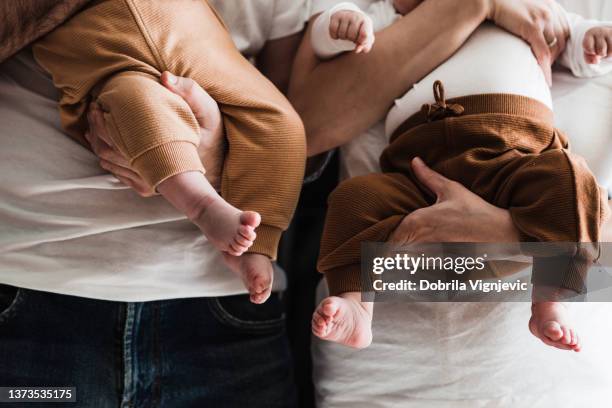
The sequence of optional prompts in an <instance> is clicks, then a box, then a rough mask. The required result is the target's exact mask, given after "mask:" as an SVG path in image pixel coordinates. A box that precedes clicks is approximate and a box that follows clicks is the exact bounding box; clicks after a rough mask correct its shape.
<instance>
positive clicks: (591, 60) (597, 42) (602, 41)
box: [582, 27, 612, 64]
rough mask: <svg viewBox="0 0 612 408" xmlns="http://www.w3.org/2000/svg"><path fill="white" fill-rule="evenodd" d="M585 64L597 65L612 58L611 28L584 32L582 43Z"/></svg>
mask: <svg viewBox="0 0 612 408" xmlns="http://www.w3.org/2000/svg"><path fill="white" fill-rule="evenodd" d="M582 47H583V49H584V60H585V61H586V62H587V64H599V63H600V62H601V60H602V59H606V58H609V57H611V56H612V27H593V28H591V29H590V30H589V31H587V32H586V34H585V36H584V41H583V42H582Z"/></svg>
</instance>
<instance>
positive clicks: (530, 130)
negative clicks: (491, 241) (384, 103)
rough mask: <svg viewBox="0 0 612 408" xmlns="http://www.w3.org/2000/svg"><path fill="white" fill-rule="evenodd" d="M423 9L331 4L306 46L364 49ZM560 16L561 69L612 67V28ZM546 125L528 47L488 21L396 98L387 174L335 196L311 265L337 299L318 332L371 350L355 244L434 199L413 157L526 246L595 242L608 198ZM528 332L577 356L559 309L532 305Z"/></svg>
mask: <svg viewBox="0 0 612 408" xmlns="http://www.w3.org/2000/svg"><path fill="white" fill-rule="evenodd" d="M420 3H421V1H415V0H406V1H405V0H395V1H390V0H387V1H376V2H373V3H372V4H371V6H370V7H369V8H368V10H367V11H366V12H363V11H361V10H360V9H359V8H357V7H356V6H355V5H354V4H352V3H341V4H338V5H337V6H335V7H333V8H332V9H330V10H327V11H326V12H324V13H322V14H321V15H320V16H319V17H318V18H317V19H316V20H315V22H314V23H313V28H312V37H311V41H312V46H313V50H314V52H315V53H316V54H317V56H318V57H319V58H332V57H333V56H335V55H337V54H339V53H341V52H346V51H354V52H356V53H367V52H369V51H370V50H371V49H372V47H373V45H374V39H375V37H374V32H376V31H377V30H380V29H382V28H384V27H386V26H388V25H389V24H391V23H392V22H393V21H395V20H396V19H398V18H401V16H402V15H405V14H407V13H409V12H411V11H412V10H413V9H415V8H416V7H418V5H419V4H420ZM565 15H566V17H567V22H568V25H569V29H570V33H569V38H568V42H567V46H566V49H565V50H561V51H562V52H561V54H560V55H559V57H558V59H557V62H559V63H560V64H562V65H564V66H566V67H567V68H569V69H570V70H571V71H572V72H573V73H574V74H575V75H576V76H581V77H592V76H596V75H602V74H605V73H607V72H610V71H612V61H610V60H609V57H610V55H612V47H610V45H612V24H610V23H602V22H598V21H589V20H585V19H583V18H582V17H580V16H577V15H575V14H571V13H565ZM556 42H557V41H556V40H555V41H551V44H550V47H551V48H552V47H554V46H555V45H556ZM437 79H443V81H444V85H443V84H442V82H441V81H438V80H437ZM432 87H433V89H434V99H435V100H432V92H431V89H432ZM552 119H553V115H552V98H551V95H550V89H549V87H548V84H547V82H546V79H545V77H544V74H543V72H542V70H541V68H540V67H539V65H538V63H537V61H536V59H535V57H534V56H533V54H532V52H531V49H530V48H529V46H528V44H526V43H525V42H524V41H522V40H521V39H519V38H518V37H515V36H514V35H512V34H510V33H508V32H506V31H504V30H502V29H500V28H498V27H496V26H494V25H493V24H489V23H487V24H483V25H482V26H481V27H479V28H478V29H477V30H476V31H475V32H474V34H473V35H472V36H471V37H470V38H469V39H468V40H467V41H466V43H465V44H464V45H463V47H462V48H461V49H460V50H458V51H457V52H456V53H455V55H453V56H452V57H451V58H450V59H449V60H447V61H446V62H445V63H443V64H442V65H440V66H439V67H438V68H436V69H435V70H434V71H433V72H432V73H430V74H429V75H428V76H426V77H425V78H424V79H423V80H421V81H420V82H419V83H418V84H415V85H414V87H413V88H412V89H411V90H410V91H408V92H407V93H406V94H405V95H404V96H403V97H402V98H400V99H398V100H397V101H396V102H395V104H394V106H393V107H392V109H391V111H390V112H389V114H388V116H387V119H386V124H385V127H386V134H387V135H388V136H389V137H390V144H389V146H388V147H387V149H385V151H384V152H383V154H382V156H381V159H380V164H381V169H382V171H383V173H381V174H371V175H367V176H362V177H355V178H353V179H350V180H347V181H345V182H344V183H341V184H340V186H338V188H337V189H336V190H335V191H334V192H333V193H332V195H331V196H330V200H329V210H328V216H327V220H326V225H325V230H324V234H323V239H322V242H321V254H320V257H319V263H318V268H319V270H320V271H321V272H323V273H325V275H326V279H327V282H328V286H329V288H330V294H331V295H332V296H330V297H328V298H326V299H324V300H323V301H322V302H321V304H320V305H319V306H318V308H317V310H316V311H315V313H314V315H313V320H312V329H313V333H314V334H315V335H316V336H318V337H320V338H322V339H326V340H330V341H335V342H339V343H341V344H345V345H348V346H352V347H358V348H359V347H366V346H368V345H369V344H370V342H371V338H372V332H371V321H372V312H373V306H372V304H371V303H369V302H362V301H361V294H360V292H359V291H360V290H361V289H362V288H361V277H360V273H361V272H360V243H361V242H365V241H373V242H376V241H379V242H382V241H386V240H387V239H388V238H389V235H390V234H391V233H392V232H393V231H394V229H395V228H396V227H397V226H398V225H399V223H400V222H401V220H402V219H403V217H404V216H406V215H407V214H409V213H410V212H412V211H415V210H417V209H418V208H421V207H425V206H429V205H431V204H433V203H434V202H435V197H431V194H430V193H428V192H427V191H425V190H424V189H423V188H421V187H420V185H419V183H418V182H417V181H416V180H415V179H414V176H413V174H412V171H411V168H410V167H411V165H410V163H411V162H412V159H413V158H414V157H416V156H419V157H422V158H423V159H424V160H425V162H427V163H428V164H429V165H430V166H431V167H432V168H433V169H434V170H437V171H438V172H440V173H442V174H444V175H445V176H447V177H449V178H451V179H454V180H456V181H458V182H460V183H462V184H463V185H464V186H466V187H468V188H470V189H471V190H472V191H474V192H475V193H477V194H478V195H479V196H481V197H483V198H484V199H486V200H487V201H489V202H491V203H492V204H495V205H497V206H499V207H502V208H507V209H508V210H509V212H510V214H511V216H512V219H513V222H514V224H515V226H516V228H517V229H518V230H519V232H520V235H521V241H523V242H531V241H554V242H574V243H576V242H593V243H596V242H598V240H599V228H600V226H601V224H602V221H603V219H604V218H605V217H606V209H607V202H606V195H605V194H603V193H602V192H601V189H600V187H599V186H598V185H597V182H596V180H595V178H594V177H593V175H592V174H591V172H590V171H589V169H588V168H587V167H586V165H585V164H584V162H583V161H582V160H581V159H580V158H578V157H576V156H574V155H572V154H571V152H569V150H568V142H567V138H566V137H565V136H564V135H563V134H561V132H559V131H558V130H556V129H555V128H554V126H553V121H552ZM587 252H588V251H587ZM592 255H593V254H592V253H590V252H588V253H587V254H586V255H585V254H581V256H580V257H577V258H574V259H572V260H571V261H570V262H566V264H565V265H564V266H566V268H565V269H567V270H564V271H560V274H562V276H561V279H560V283H561V288H562V290H563V291H568V292H569V293H575V292H581V291H582V290H583V288H584V273H585V272H586V270H587V269H588V265H589V262H592V260H593V259H592V258H593V257H592ZM542 262H546V261H542V260H541V259H538V258H534V278H533V279H534V293H537V292H538V291H539V290H544V288H545V286H546V282H543V281H540V280H539V278H538V275H537V271H538V270H539V269H541V267H542V265H543V264H542ZM529 328H530V330H531V332H532V333H533V335H535V336H536V337H537V338H539V339H540V340H542V341H543V342H544V343H546V344H548V345H550V346H554V347H558V348H562V349H566V350H574V351H579V350H580V347H581V345H580V341H579V338H578V335H577V332H576V330H575V329H574V327H573V325H572V323H571V322H570V320H569V317H568V315H567V311H566V309H565V306H564V305H563V304H562V303H561V302H556V301H552V302H551V301H545V302H544V301H534V302H533V305H532V316H531V319H530V322H529Z"/></svg>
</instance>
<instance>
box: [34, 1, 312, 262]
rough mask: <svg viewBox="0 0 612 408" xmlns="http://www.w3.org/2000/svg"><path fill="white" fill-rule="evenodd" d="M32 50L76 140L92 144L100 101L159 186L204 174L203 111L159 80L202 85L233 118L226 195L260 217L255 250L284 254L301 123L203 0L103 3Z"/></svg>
mask: <svg viewBox="0 0 612 408" xmlns="http://www.w3.org/2000/svg"><path fill="white" fill-rule="evenodd" d="M34 53H35V57H36V59H37V60H38V62H39V63H40V64H41V65H42V66H43V67H44V68H45V69H47V70H48V71H49V72H50V73H51V74H52V76H53V80H54V83H55V85H56V87H58V88H59V89H60V90H61V92H62V96H61V100H60V111H61V112H60V113H61V119H62V125H63V126H64V128H65V129H66V131H67V132H68V134H69V135H71V136H72V137H74V138H75V139H77V140H79V141H80V142H82V143H83V144H86V142H85V140H84V137H83V135H84V132H85V130H86V129H87V121H86V110H87V106H88V103H89V102H90V101H92V100H94V99H95V100H97V101H98V102H99V103H100V104H101V105H102V108H103V110H105V111H106V112H107V113H106V119H107V123H109V125H110V128H111V137H112V139H113V142H115V143H116V145H117V146H118V148H119V149H120V150H121V152H122V153H123V154H124V155H125V156H126V157H127V158H128V159H129V161H130V162H131V164H132V166H133V167H134V168H135V169H136V170H137V172H138V173H139V174H140V175H141V176H142V177H143V178H144V179H145V181H146V182H147V183H149V185H151V186H157V185H158V184H159V183H161V182H162V181H164V180H165V179H167V178H169V177H171V176H174V175H176V174H179V173H183V172H187V171H201V172H204V168H203V167H202V163H201V162H200V157H199V155H198V151H197V146H198V144H199V139H200V134H199V127H198V123H197V121H196V119H195V117H194V114H193V113H192V112H191V109H190V108H189V106H188V105H187V104H186V102H185V101H184V100H183V99H182V98H180V97H179V96H177V95H175V94H174V93H172V92H170V91H169V90H167V89H166V88H165V87H164V86H162V85H161V84H160V83H159V77H160V75H161V73H162V72H163V71H166V70H167V71H170V72H172V73H173V74H175V75H178V76H184V77H188V78H192V79H193V80H195V81H196V82H197V83H198V84H200V86H202V87H203V88H204V89H205V90H206V91H207V92H208V93H209V94H210V95H211V96H212V98H213V99H215V100H216V101H217V103H218V104H219V108H220V110H221V112H222V114H223V118H224V126H225V132H226V137H227V140H228V144H229V149H228V152H227V155H226V158H225V162H224V168H223V175H222V192H221V193H222V196H223V197H224V198H225V200H227V201H228V202H229V203H231V204H232V205H234V206H236V207H237V208H239V209H241V210H253V211H258V212H259V213H260V214H261V216H262V225H261V226H260V227H259V228H258V229H257V240H256V242H255V243H254V245H253V247H251V249H250V251H251V252H258V253H263V254H266V255H268V256H270V257H271V258H274V257H275V256H276V250H277V246H278V241H279V238H280V235H281V231H282V230H284V229H286V228H287V226H288V224H289V221H290V219H291V217H292V214H293V211H294V209H295V205H296V203H297V199H298V195H299V191H300V187H301V182H302V178H303V172H304V162H305V138H304V130H303V125H302V122H301V120H300V118H299V116H298V115H297V113H296V112H295V111H294V110H293V108H292V107H291V105H290V104H289V102H288V101H287V100H286V99H285V97H284V96H283V95H282V94H281V93H280V92H279V91H278V90H277V89H276V87H275V86H274V85H273V84H272V83H271V82H269V81H268V80H267V79H266V78H265V77H263V75H261V74H260V73H259V72H258V71H257V69H255V68H254V67H253V66H252V65H251V64H250V63H249V62H248V61H247V60H246V59H245V58H244V57H243V56H242V55H241V54H240V52H239V51H238V50H237V49H236V47H235V46H234V43H233V42H232V39H231V37H230V35H229V33H228V32H227V30H226V28H225V26H224V24H223V22H222V21H221V20H220V18H219V17H218V16H217V14H216V13H215V11H214V10H213V9H212V8H211V7H210V6H209V5H208V3H207V2H206V1H204V0H197V1H196V0H98V1H94V2H93V3H92V4H91V5H90V6H88V7H87V8H86V9H85V10H83V11H81V12H80V13H79V14H77V15H76V16H75V17H73V18H72V19H70V20H69V21H68V22H67V23H65V24H64V25H62V26H60V27H59V28H57V29H56V30H55V31H53V32H52V33H51V34H49V35H48V36H46V37H45V38H43V39H42V40H41V41H39V42H38V43H37V44H36V45H35V46H34Z"/></svg>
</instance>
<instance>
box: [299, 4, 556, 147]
mask: <svg viewBox="0 0 612 408" xmlns="http://www.w3.org/2000/svg"><path fill="white" fill-rule="evenodd" d="M557 13H558V11H557V6H556V5H555V3H554V1H552V0H512V1H509V0H463V1H456V0H426V1H425V2H423V3H422V4H421V5H419V7H417V8H416V9H415V10H414V11H412V12H411V13H409V14H408V15H406V16H404V17H403V18H401V19H399V20H398V21H397V22H395V23H394V24H393V25H391V26H390V27H387V28H386V29H384V30H382V31H380V32H378V33H377V37H376V44H375V45H374V48H373V49H372V51H371V52H370V53H369V54H367V55H365V56H364V55H358V54H354V53H346V54H343V55H340V56H338V57H337V58H334V59H332V60H328V61H319V60H318V59H317V58H316V57H315V55H314V52H313V51H312V46H311V45H310V40H309V36H310V26H312V24H310V26H309V28H308V29H307V32H306V35H305V36H304V39H303V41H302V44H301V46H300V49H299V50H298V54H297V56H296V59H295V63H294V68H293V74H292V77H291V83H290V86H289V99H290V100H291V102H292V103H293V105H294V106H295V108H296V109H297V111H298V112H299V113H300V115H301V116H302V120H303V121H304V124H305V127H306V134H307V137H308V154H309V155H315V154H318V153H321V152H324V151H326V150H329V149H332V148H334V147H337V146H340V145H342V144H344V143H346V142H348V141H349V140H351V139H352V138H354V137H356V136H357V135H359V134H361V133H362V132H363V131H365V130H366V129H368V128H369V127H371V126H372V125H373V124H375V123H376V122H378V121H379V120H380V119H381V118H383V117H384V116H385V114H386V113H387V111H388V110H389V108H390V107H391V105H392V103H393V100H394V99H396V98H397V97H399V96H401V95H402V94H403V93H405V92H406V91H407V90H408V89H410V87H411V86H412V85H413V84H414V83H415V82H417V81H419V80H420V79H421V78H423V77H424V76H425V75H427V74H428V73H429V72H431V71H432V70H433V69H434V68H435V67H437V66H438V65H439V64H441V63H442V62H443V61H444V60H446V59H447V58H448V57H450V56H451V55H452V54H453V53H454V52H455V51H456V50H457V49H458V48H459V47H460V46H461V45H462V44H463V43H464V42H465V40H466V39H467V38H468V37H469V36H470V35H471V34H472V32H473V31H474V30H475V29H476V28H477V27H478V26H479V25H480V24H481V23H482V22H483V21H484V20H485V19H487V18H491V19H492V20H494V21H495V22H496V23H498V24H499V25H501V26H502V27H504V28H506V29H508V30H509V31H511V32H513V33H515V34H517V35H519V36H521V37H522V38H524V39H526V40H527V41H528V42H529V43H530V44H531V45H532V48H533V50H534V53H535V54H536V56H537V57H538V60H539V61H540V63H541V65H542V66H543V68H545V69H546V73H547V76H548V77H550V61H551V55H550V50H549V49H548V47H547V45H546V43H547V40H546V34H545V33H549V34H548V36H549V37H551V36H555V34H554V33H557V32H560V31H561V27H560V23H559V24H557V23H556V22H557V21H561V17H560V16H559V15H558V14H557ZM314 18H316V16H314V17H313V19H314ZM312 21H313V20H312V19H311V22H312ZM553 22H555V23H553ZM559 38H560V40H561V39H562V38H564V37H563V36H562V35H561V34H559Z"/></svg>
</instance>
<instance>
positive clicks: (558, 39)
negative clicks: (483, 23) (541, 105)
mask: <svg viewBox="0 0 612 408" xmlns="http://www.w3.org/2000/svg"><path fill="white" fill-rule="evenodd" d="M487 1H488V2H489V8H488V11H489V13H488V18H489V19H490V20H492V21H493V22H495V24H497V25H498V26H500V27H502V28H504V29H506V30H508V31H510V32H511V33H513V34H515V35H517V36H519V37H521V38H522V39H524V40H525V41H527V42H528V43H529V44H530V45H531V49H532V50H533V54H534V55H535V57H536V58H537V60H538V63H539V64H540V66H541V67H542V70H543V71H544V76H545V77H546V80H547V81H548V84H549V85H551V84H552V72H551V65H552V63H553V62H554V59H555V58H556V56H557V55H558V54H559V53H560V52H562V51H563V50H564V49H565V45H566V40H567V38H568V36H569V27H568V24H567V21H566V19H565V16H564V15H563V10H562V9H561V6H560V5H559V4H558V3H557V2H556V1H554V0H487Z"/></svg>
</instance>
